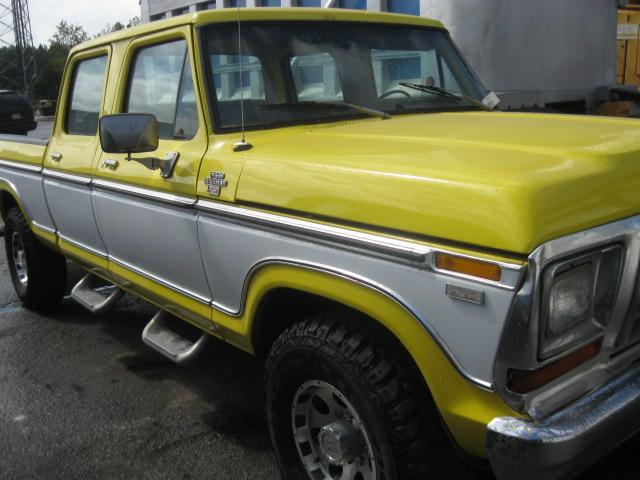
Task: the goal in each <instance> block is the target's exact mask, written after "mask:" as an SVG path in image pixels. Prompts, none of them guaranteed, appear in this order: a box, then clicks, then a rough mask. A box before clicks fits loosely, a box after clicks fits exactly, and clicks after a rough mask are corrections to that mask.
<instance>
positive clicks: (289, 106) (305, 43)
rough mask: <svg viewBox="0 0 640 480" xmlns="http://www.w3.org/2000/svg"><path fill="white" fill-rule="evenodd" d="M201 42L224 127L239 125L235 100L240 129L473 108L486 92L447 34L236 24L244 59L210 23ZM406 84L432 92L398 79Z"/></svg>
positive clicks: (228, 33)
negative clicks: (242, 115) (241, 104)
mask: <svg viewBox="0 0 640 480" xmlns="http://www.w3.org/2000/svg"><path fill="white" fill-rule="evenodd" d="M204 39H205V48H206V58H207V60H208V70H209V72H208V73H209V88H210V93H211V97H212V98H213V99H214V115H215V123H216V125H217V127H218V129H221V130H236V129H238V128H239V127H240V124H241V108H240V99H241V97H243V98H244V117H245V126H246V127H247V128H254V129H255V128H268V127H274V126H279V125H287V124H289V125H290V124H298V123H299V124H304V123H321V122H331V121H336V120H341V119H346V118H354V117H365V116H367V115H372V114H374V115H375V112H378V113H381V114H382V115H384V114H385V113H386V114H390V115H401V114H406V113H416V112H438V111H445V110H458V109H460V110H469V109H478V105H477V103H475V102H474V100H481V99H482V98H483V97H484V95H485V90H484V88H483V87H482V85H481V84H480V82H479V81H478V80H477V79H476V77H475V76H474V75H473V73H472V72H471V71H470V69H469V68H468V66H467V65H466V64H465V62H464V60H463V59H462V57H461V56H460V54H459V53H458V51H457V49H456V48H455V47H454V45H453V43H452V42H451V39H450V37H449V35H448V34H447V33H446V32H445V31H442V30H438V29H433V28H422V27H409V26H402V25H401V26H394V25H383V24H356V23H346V22H345V23H338V22H336V23H326V22H268V23H266V22H264V23H243V24H242V57H240V56H239V55H238V27H237V25H236V24H235V23H234V24H224V25H216V26H211V27H208V28H207V29H206V30H205V33H204ZM241 66H242V73H241ZM408 83H410V84H414V85H424V86H426V87H435V88H412V87H409V86H407V85H403V84H408ZM437 90H442V91H447V92H451V93H454V94H456V95H443V94H442V93H441V92H438V91H437ZM241 94H242V95H241ZM465 97H467V98H465ZM363 108H364V109H363Z"/></svg>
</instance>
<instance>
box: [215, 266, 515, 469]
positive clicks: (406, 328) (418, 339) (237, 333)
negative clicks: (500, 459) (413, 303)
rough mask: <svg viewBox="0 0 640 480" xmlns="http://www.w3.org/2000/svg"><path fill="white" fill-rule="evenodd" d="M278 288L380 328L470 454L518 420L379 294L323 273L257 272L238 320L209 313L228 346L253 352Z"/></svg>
mask: <svg viewBox="0 0 640 480" xmlns="http://www.w3.org/2000/svg"><path fill="white" fill-rule="evenodd" d="M276 288H291V289H296V290H300V291H304V292H308V293H312V294H315V295H320V296H322V297H326V298H331V299H333V300H335V301H337V302H340V303H342V304H344V305H347V306H349V307H351V308H354V309H356V310H358V311H361V312H362V313H364V314H366V315H368V316H370V317H371V318H373V319H375V320H378V321H379V322H380V323H381V324H382V325H384V326H385V327H386V328H387V329H388V330H389V331H390V332H392V333H393V334H394V335H395V336H396V337H397V338H398V340H400V342H401V343H402V344H403V345H404V347H405V348H406V349H407V351H408V352H409V353H410V354H411V356H412V357H413V359H414V360H415V362H416V364H417V365H418V367H419V368H420V371H421V372H422V374H423V376H424V378H425V380H426V382H427V384H428V385H429V388H430V389H431V393H432V395H433V397H434V399H435V401H436V404H437V405H438V408H439V409H440V413H441V414H442V417H443V418H444V420H445V422H446V423H447V426H448V427H449V429H450V430H451V433H452V434H453V436H454V438H455V439H456V441H457V442H458V443H459V445H460V446H461V447H462V448H464V449H465V450H466V451H468V452H469V453H471V454H473V455H476V456H479V457H483V456H485V455H486V453H485V451H484V445H485V434H486V427H487V423H489V422H490V421H491V420H493V419H494V418H496V417H499V416H519V415H518V414H517V413H516V412H514V411H513V410H511V409H510V408H509V407H507V406H506V404H505V403H504V402H503V401H502V400H501V399H500V398H499V397H498V396H497V395H496V394H494V393H490V392H487V391H485V390H482V389H480V388H478V387H475V386H474V385H472V384H471V383H469V382H468V381H467V380H466V379H465V378H464V377H462V376H461V375H460V374H459V373H458V372H457V370H455V368H454V367H453V366H452V364H451V362H450V361H449V360H448V359H447V357H446V356H445V355H444V353H443V352H442V350H441V349H440V347H439V346H438V345H437V344H436V343H435V341H434V340H433V338H432V337H431V336H430V335H429V334H428V333H427V331H426V330H425V328H424V327H423V326H422V325H420V324H419V323H418V321H417V320H416V319H415V318H414V317H412V316H411V315H410V314H409V313H408V312H407V311H406V310H405V309H403V308H402V307H401V306H400V305H399V304H398V303H396V302H395V301H393V300H391V299H389V298H388V297H386V296H385V295H383V294H381V293H379V292H376V291H374V290H371V289H369V288H367V287H363V286H362V285H359V284H356V283H354V282H351V281H348V280H346V279H342V278H338V277H334V276H331V275H329V274H326V273H321V272H318V271H314V270H306V269H302V268H299V267H293V266H284V265H273V266H266V267H264V268H262V269H260V270H259V271H258V272H257V273H256V274H255V275H254V277H253V278H252V280H251V283H250V286H249V289H248V295H247V302H246V308H245V310H244V312H243V314H242V316H241V317H238V318H235V317H231V316H228V315H225V314H223V313H221V312H219V311H217V310H216V311H214V312H213V320H214V321H215V322H216V324H218V326H219V327H220V328H221V332H222V334H223V336H224V337H225V339H226V340H227V341H229V342H230V343H233V344H234V345H236V346H238V347H239V348H242V349H244V350H247V351H251V345H250V343H249V339H250V333H251V330H252V327H253V320H254V317H255V312H256V310H257V308H258V306H259V304H260V301H261V300H262V299H263V298H264V296H265V295H266V294H267V293H268V292H269V291H272V290H273V289H276Z"/></svg>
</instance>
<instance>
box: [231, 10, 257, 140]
mask: <svg viewBox="0 0 640 480" xmlns="http://www.w3.org/2000/svg"><path fill="white" fill-rule="evenodd" d="M238 58H239V61H240V123H241V128H242V138H241V139H240V141H239V142H236V143H234V144H233V151H234V152H244V151H246V150H251V149H252V148H253V145H251V144H250V143H247V141H246V139H245V132H244V84H243V82H244V79H243V78H242V73H243V70H242V22H241V21H240V5H238Z"/></svg>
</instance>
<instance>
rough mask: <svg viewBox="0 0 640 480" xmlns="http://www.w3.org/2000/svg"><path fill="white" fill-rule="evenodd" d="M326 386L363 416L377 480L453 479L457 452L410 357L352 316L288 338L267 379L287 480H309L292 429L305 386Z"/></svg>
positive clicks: (316, 323) (308, 325)
mask: <svg viewBox="0 0 640 480" xmlns="http://www.w3.org/2000/svg"><path fill="white" fill-rule="evenodd" d="M310 380H319V381H323V382H328V383H330V384H332V385H333V386H335V387H336V388H337V389H338V390H339V391H341V392H342V393H343V394H344V395H345V397H346V398H347V399H348V400H349V401H350V402H351V404H352V405H353V406H354V407H355V408H356V409H357V411H358V413H359V416H360V418H361V419H362V421H363V423H364V425H365V428H366V430H367V432H368V434H369V436H370V437H372V438H371V440H372V442H371V443H372V444H373V445H372V447H373V451H374V456H375V458H376V471H377V472H376V473H377V474H376V477H377V480H418V479H419V480H426V479H436V478H437V479H443V478H450V477H451V475H452V471H453V470H455V469H456V467H455V466H454V467H452V464H451V463H452V462H454V464H455V463H459V461H456V459H455V458H454V457H455V455H454V454H453V449H452V448H451V446H450V444H449V441H448V439H447V437H446V434H445V433H444V430H443V428H442V424H441V421H440V417H439V415H438V413H437V410H436V407H435V405H434V403H433V400H432V398H431V395H430V393H429V391H428V389H427V387H426V385H425V382H424V381H423V380H422V378H421V376H420V374H419V371H418V370H417V367H415V364H412V360H411V359H410V357H409V356H408V354H406V352H405V351H404V350H403V349H402V348H401V347H400V346H399V345H397V344H396V342H395V341H392V340H391V338H390V334H388V333H387V332H386V331H384V330H383V329H381V328H372V327H371V326H370V325H368V324H367V323H366V322H359V321H358V320H357V319H354V318H352V317H351V315H344V316H343V315H339V314H323V315H316V316H313V317H311V318H309V319H307V320H305V321H302V322H300V323H298V324H295V325H293V326H292V327H291V328H289V329H287V330H286V331H284V332H283V333H282V334H281V335H280V337H279V338H278V339H277V340H276V342H275V343H274V345H273V347H272V350H271V354H270V355H269V358H268V359H267V365H266V372H265V396H266V411H267V420H268V424H269V430H270V434H271V441H272V443H273V446H274V450H275V453H276V457H277V460H278V464H279V467H280V471H281V473H282V475H283V478H284V480H303V479H304V480H306V479H308V478H309V476H308V474H307V472H306V471H305V469H304V467H303V465H302V461H301V460H300V455H299V454H298V451H297V447H296V444H295V440H294V436H293V428H292V423H291V411H292V402H293V400H294V396H295V392H296V391H297V389H298V388H299V387H300V385H302V384H303V383H304V382H308V381H310Z"/></svg>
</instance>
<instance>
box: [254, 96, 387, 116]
mask: <svg viewBox="0 0 640 480" xmlns="http://www.w3.org/2000/svg"><path fill="white" fill-rule="evenodd" d="M262 107H263V108H273V109H286V108H303V109H305V108H319V109H331V110H336V109H337V110H354V111H357V112H360V113H364V114H367V115H369V116H370V117H378V118H382V119H383V120H388V119H390V118H391V115H389V114H388V113H387V112H383V111H381V110H376V109H374V108H369V107H365V106H363V105H355V104H353V103H347V102H323V101H315V100H314V101H304V102H289V103H272V104H270V105H263V106H262Z"/></svg>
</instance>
